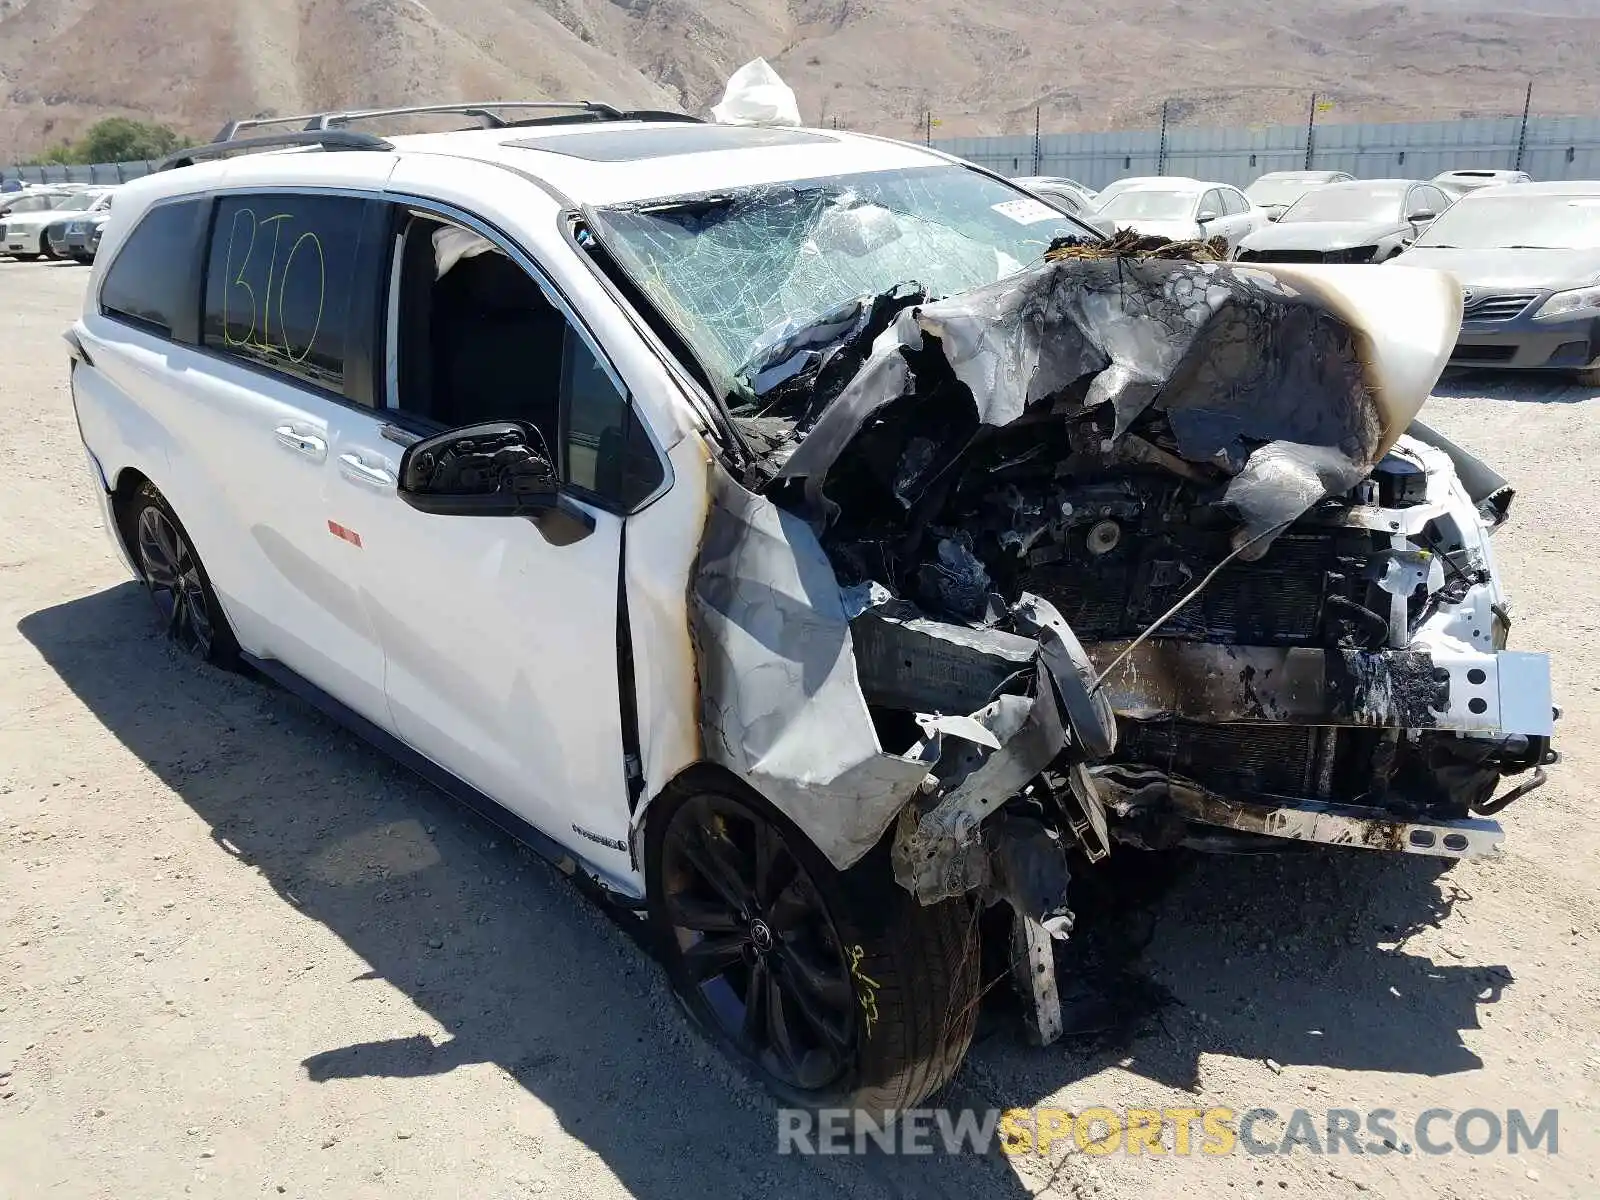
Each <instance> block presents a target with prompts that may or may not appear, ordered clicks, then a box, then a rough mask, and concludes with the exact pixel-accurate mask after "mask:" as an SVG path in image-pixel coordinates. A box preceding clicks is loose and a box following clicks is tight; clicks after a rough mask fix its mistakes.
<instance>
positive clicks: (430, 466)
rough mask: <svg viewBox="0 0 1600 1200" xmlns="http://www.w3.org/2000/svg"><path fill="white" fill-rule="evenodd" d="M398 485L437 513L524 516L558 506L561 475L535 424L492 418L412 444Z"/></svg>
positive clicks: (403, 494) (404, 495)
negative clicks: (491, 420) (558, 473)
mask: <svg viewBox="0 0 1600 1200" xmlns="http://www.w3.org/2000/svg"><path fill="white" fill-rule="evenodd" d="M395 490H396V492H397V493H398V494H399V497H400V499H402V500H404V501H405V502H406V503H407V504H409V505H411V507H412V508H415V509H418V510H419V511H421V512H426V513H434V514H436V515H439V516H480V517H521V516H533V515H536V514H538V513H542V512H547V511H549V510H550V509H552V508H554V507H556V504H557V501H558V499H559V496H560V491H561V480H560V477H559V476H558V475H557V474H556V469H555V465H554V464H553V463H552V461H551V459H550V451H549V448H548V447H547V446H546V445H545V440H544V437H543V435H541V434H540V432H539V431H538V430H537V429H536V428H534V426H532V425H529V424H527V423H526V422H522V421H494V422H490V423H488V424H485V425H469V426H467V427H465V428H463V429H452V430H451V431H450V432H449V433H441V434H437V435H435V436H434V437H430V438H424V439H422V440H421V441H420V442H415V443H413V444H412V445H410V446H408V447H407V448H406V452H405V454H404V455H402V456H401V458H400V480H399V483H398V484H397V485H396V489H395Z"/></svg>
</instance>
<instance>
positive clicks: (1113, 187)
mask: <svg viewBox="0 0 1600 1200" xmlns="http://www.w3.org/2000/svg"><path fill="white" fill-rule="evenodd" d="M1199 182H1200V181H1199V180H1198V179H1191V178H1189V176H1187V175H1129V176H1128V177H1127V178H1125V179H1114V180H1112V181H1111V182H1110V183H1108V184H1106V185H1105V187H1103V188H1101V189H1100V190H1099V192H1097V193H1096V194H1095V211H1096V212H1099V211H1100V210H1101V209H1102V208H1104V207H1105V206H1106V205H1107V204H1109V203H1111V201H1112V200H1113V199H1115V198H1116V197H1118V196H1120V195H1122V193H1123V192H1125V191H1127V190H1128V189H1129V188H1134V187H1143V186H1144V185H1145V184H1147V183H1199Z"/></svg>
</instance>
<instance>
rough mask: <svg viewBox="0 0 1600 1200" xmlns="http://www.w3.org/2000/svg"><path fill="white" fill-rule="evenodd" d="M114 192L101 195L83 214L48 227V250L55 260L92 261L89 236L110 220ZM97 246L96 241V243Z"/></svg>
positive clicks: (92, 254) (75, 214)
mask: <svg viewBox="0 0 1600 1200" xmlns="http://www.w3.org/2000/svg"><path fill="white" fill-rule="evenodd" d="M115 195H116V192H115V191H110V192H106V193H105V194H103V195H102V196H101V197H100V198H99V199H98V200H96V201H95V202H94V203H93V204H92V205H90V206H89V208H88V210H87V211H85V212H81V213H79V212H74V213H73V214H72V215H71V216H69V217H66V218H64V219H62V220H60V221H57V222H55V223H54V224H52V225H51V226H50V229H49V238H50V250H51V253H53V254H54V255H55V256H56V257H57V258H72V259H76V260H77V261H78V262H81V263H87V262H92V261H94V251H92V250H90V249H89V234H90V232H91V231H92V230H97V229H100V228H102V227H103V226H104V225H105V223H106V222H107V221H108V220H110V219H111V201H112V199H113V197H115ZM96 244H97V245H98V244H99V243H98V241H97V242H96Z"/></svg>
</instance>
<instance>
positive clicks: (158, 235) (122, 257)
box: [100, 200, 202, 337]
mask: <svg viewBox="0 0 1600 1200" xmlns="http://www.w3.org/2000/svg"><path fill="white" fill-rule="evenodd" d="M201 203H202V202H201V201H199V200H179V201H175V202H174V203H171V204H158V205H157V206H156V207H154V208H152V209H151V210H150V211H149V212H147V213H145V215H144V217H143V218H142V219H141V220H140V221H139V224H138V225H137V226H135V227H134V230H133V232H132V233H130V234H129V235H128V240H127V241H125V242H123V244H122V249H121V250H119V251H118V252H117V257H116V261H115V262H113V263H112V264H111V270H110V271H108V272H107V273H106V280H105V282H104V283H103V284H101V285H100V311H101V312H102V313H104V314H105V315H107V316H113V317H124V318H127V319H128V320H131V321H135V322H137V323H138V324H140V325H144V326H146V327H148V328H150V329H153V330H155V331H157V332H159V333H161V334H163V335H165V336H167V337H171V336H172V333H173V330H174V329H175V328H176V327H177V325H178V323H179V321H180V320H181V319H182V317H183V314H184V313H185V312H188V313H190V314H192V313H193V311H194V305H195V303H196V300H197V299H198V290H199V280H197V279H196V278H195V277H194V251H195V238H196V236H197V234H198V229H197V222H198V221H199V214H200V206H201ZM190 321H191V322H192V321H193V316H192V315H191V316H190ZM191 330H192V325H191Z"/></svg>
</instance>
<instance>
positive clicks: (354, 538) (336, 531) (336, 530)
mask: <svg viewBox="0 0 1600 1200" xmlns="http://www.w3.org/2000/svg"><path fill="white" fill-rule="evenodd" d="M328 532H329V533H331V534H333V536H334V537H336V538H341V539H343V540H344V541H347V542H349V543H350V544H351V545H352V546H354V547H356V549H358V550H359V549H360V548H361V535H360V534H359V533H357V532H356V531H355V530H354V529H346V528H345V527H344V526H343V525H341V524H339V522H337V521H329V522H328Z"/></svg>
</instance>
